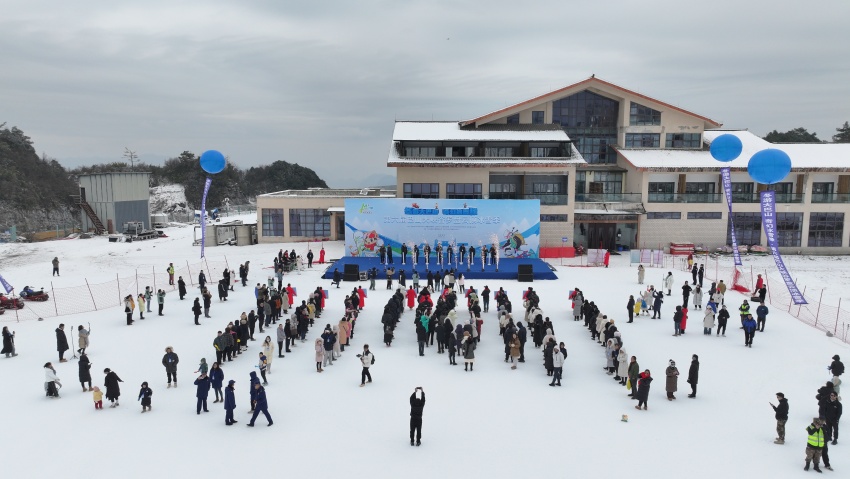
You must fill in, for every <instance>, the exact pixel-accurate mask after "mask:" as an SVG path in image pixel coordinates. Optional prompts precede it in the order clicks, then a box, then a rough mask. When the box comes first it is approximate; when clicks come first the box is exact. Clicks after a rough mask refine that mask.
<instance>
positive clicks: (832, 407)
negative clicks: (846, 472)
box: [823, 391, 843, 464]
mask: <svg viewBox="0 0 850 479" xmlns="http://www.w3.org/2000/svg"><path fill="white" fill-rule="evenodd" d="M842 409H843V407H842V405H841V401H839V400H838V393H837V392H835V391H833V392H831V393H829V399H827V400H826V406H825V407H824V413H823V416H824V419H825V420H826V427H825V428H824V432H825V433H826V440H827V442H828V441H829V440H832V445H833V446H835V445H836V444H838V421H839V420H840V419H841V412H842ZM823 462H824V464H827V463H829V459H824V461H823Z"/></svg>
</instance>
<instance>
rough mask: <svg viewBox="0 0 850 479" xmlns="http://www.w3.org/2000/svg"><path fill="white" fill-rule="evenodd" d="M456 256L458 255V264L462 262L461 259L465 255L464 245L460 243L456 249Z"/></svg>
mask: <svg viewBox="0 0 850 479" xmlns="http://www.w3.org/2000/svg"><path fill="white" fill-rule="evenodd" d="M457 251H458V256H460V264H463V260H464V258H465V257H466V245H464V244H463V243H461V245H460V247H459V248H458V249H457Z"/></svg>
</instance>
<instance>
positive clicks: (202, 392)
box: [195, 373, 210, 414]
mask: <svg viewBox="0 0 850 479" xmlns="http://www.w3.org/2000/svg"><path fill="white" fill-rule="evenodd" d="M195 386H198V390H197V393H196V394H195V397H197V398H198V407H197V412H198V414H201V409H202V408H203V410H204V412H210V410H209V409H207V396H209V394H210V378H209V376H207V375H206V374H204V373H201V375H200V376H198V379H196V380H195Z"/></svg>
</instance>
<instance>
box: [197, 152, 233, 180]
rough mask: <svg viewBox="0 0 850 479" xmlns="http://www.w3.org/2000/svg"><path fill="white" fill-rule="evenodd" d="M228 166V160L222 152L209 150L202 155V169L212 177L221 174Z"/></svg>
mask: <svg viewBox="0 0 850 479" xmlns="http://www.w3.org/2000/svg"><path fill="white" fill-rule="evenodd" d="M226 165H227V160H225V159H224V155H222V154H221V152H220V151H216V150H207V151H205V152H203V153H201V168H203V169H204V171H206V172H207V173H209V174H211V175H214V174H216V173H221V172H222V171H224V167H225V166H226Z"/></svg>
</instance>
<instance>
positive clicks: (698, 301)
mask: <svg viewBox="0 0 850 479" xmlns="http://www.w3.org/2000/svg"><path fill="white" fill-rule="evenodd" d="M694 309H702V287H701V286H699V285H697V286H696V288H694Z"/></svg>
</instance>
